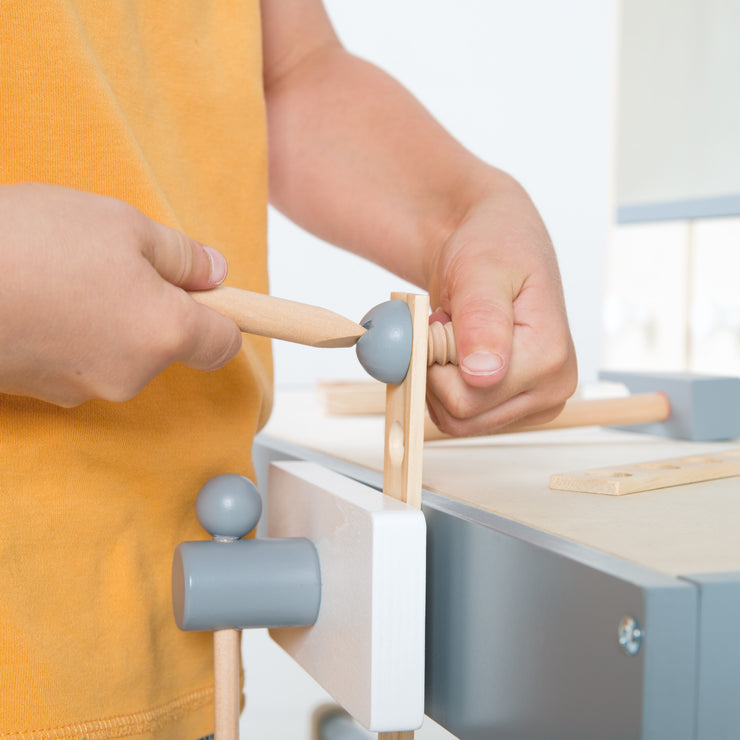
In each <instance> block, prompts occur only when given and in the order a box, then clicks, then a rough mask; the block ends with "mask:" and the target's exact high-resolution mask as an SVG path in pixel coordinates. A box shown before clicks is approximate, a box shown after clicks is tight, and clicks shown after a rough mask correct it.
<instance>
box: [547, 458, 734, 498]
mask: <svg viewBox="0 0 740 740" xmlns="http://www.w3.org/2000/svg"><path fill="white" fill-rule="evenodd" d="M736 475H740V450H727V451H725V452H718V453H716V454H705V455H688V456H686V457H671V458H666V459H664V460H650V461H647V462H640V463H631V464H629V465H613V466H610V467H608V468H595V469H593V470H583V471H579V472H575V473H558V474H556V475H553V476H551V478H550V488H552V489H554V490H558V491H578V492H582V493H601V494H606V495H608V496H623V495H625V494H627V493H639V492H642V491H652V490H655V489H656V488H668V487H670V486H681V485H685V484H687V483H700V482H701V481H707V480H715V479H717V478H731V477H733V476H736Z"/></svg>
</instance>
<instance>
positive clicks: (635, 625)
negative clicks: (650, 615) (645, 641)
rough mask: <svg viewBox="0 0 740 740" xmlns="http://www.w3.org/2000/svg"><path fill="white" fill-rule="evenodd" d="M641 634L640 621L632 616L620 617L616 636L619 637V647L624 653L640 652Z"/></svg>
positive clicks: (633, 653) (635, 653) (634, 653)
mask: <svg viewBox="0 0 740 740" xmlns="http://www.w3.org/2000/svg"><path fill="white" fill-rule="evenodd" d="M642 635H643V632H642V627H640V623H639V622H638V621H637V620H636V619H635V618H634V617H630V616H625V617H622V619H621V621H620V622H619V629H618V632H617V636H618V638H619V647H621V648H622V650H623V651H624V653H625V654H626V655H637V653H639V652H640V647H641V646H642Z"/></svg>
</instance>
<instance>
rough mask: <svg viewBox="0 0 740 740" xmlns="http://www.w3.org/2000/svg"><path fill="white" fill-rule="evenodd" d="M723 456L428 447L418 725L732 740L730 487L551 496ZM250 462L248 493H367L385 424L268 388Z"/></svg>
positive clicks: (736, 690) (738, 524)
mask: <svg viewBox="0 0 740 740" xmlns="http://www.w3.org/2000/svg"><path fill="white" fill-rule="evenodd" d="M737 448H740V442H735V443H732V442H729V443H724V442H723V443H696V442H686V441H677V440H670V439H664V438H657V437H652V436H647V435H641V434H636V433H627V432H622V431H616V430H607V429H602V428H594V427H590V428H586V429H566V430H558V431H538V432H529V433H524V434H516V435H514V434H510V435H498V436H495V437H482V438H477V439H466V440H446V441H437V442H430V443H427V444H426V445H425V448H424V464H423V499H422V510H423V513H424V516H425V519H426V527H427V559H426V584H427V585H426V630H425V644H426V650H425V653H426V656H425V657H426V665H425V677H426V680H425V698H424V709H425V712H426V714H427V715H428V716H430V717H431V718H432V719H434V720H435V721H436V722H438V723H439V724H441V725H442V726H443V727H445V728H446V729H447V730H449V731H450V732H451V733H452V734H454V735H456V736H457V737H459V738H462V739H463V740H465V739H470V740H482V739H483V738H486V739H487V738H495V739H496V740H607V739H610V740H633V739H634V740H638V739H641V740H648V739H649V740H654V739H655V740H657V739H658V738H670V740H683V739H685V740H721V739H722V738H735V737H740V628H739V625H740V479H739V478H737V477H725V478H720V479H716V480H708V481H705V482H700V483H690V484H687V485H670V486H668V487H662V488H657V489H655V490H648V491H642V492H638V493H631V494H628V495H617V496H612V495H603V494H600V493H584V492H577V491H563V490H553V489H552V488H551V487H550V479H551V476H553V475H554V474H559V473H567V472H568V471H574V470H576V471H579V470H580V471H589V470H598V469H609V468H611V469H612V470H613V471H614V475H615V476H617V477H618V476H619V475H620V473H619V470H620V469H622V466H628V465H633V464H638V465H639V464H641V463H643V462H644V461H654V460H661V459H671V458H684V459H694V460H699V461H701V460H706V461H708V462H711V461H712V460H713V459H714V457H716V456H724V455H727V454H729V455H730V456H731V455H732V454H733V452H734V450H735V449H737ZM254 454H255V464H256V465H257V470H258V478H259V480H260V487H261V488H262V487H264V486H265V485H266V483H265V482H266V480H267V471H268V467H269V466H270V465H271V464H272V463H274V462H276V461H285V460H306V461H311V462H313V463H317V464H319V465H321V466H323V467H326V468H328V469H330V470H332V471H335V472H336V473H339V474H341V475H342V476H344V477H345V478H346V480H347V481H348V482H349V483H348V484H351V483H352V482H353V481H354V482H356V481H359V482H361V483H363V484H365V485H367V486H370V487H373V488H377V489H378V490H380V489H381V487H382V481H381V476H382V470H383V420H382V418H380V417H372V416H356V417H347V416H329V415H327V414H326V413H325V412H324V411H323V407H322V405H321V403H320V399H319V396H318V394H317V393H316V392H315V391H290V392H288V391H283V392H281V393H278V395H277V398H276V404H275V410H274V414H273V417H272V420H271V421H270V423H269V425H268V426H267V428H266V429H265V430H264V432H263V433H262V434H261V435H259V437H258V438H257V441H256V443H255V452H254ZM654 467H655V466H654ZM658 467H661V466H658ZM662 467H664V468H665V467H670V466H662ZM586 475H587V473H586ZM623 475H628V474H626V473H625V474H623ZM266 517H267V518H268V519H269V517H270V511H269V509H268V511H267V512H266ZM263 518H264V517H263Z"/></svg>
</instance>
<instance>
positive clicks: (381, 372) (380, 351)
mask: <svg viewBox="0 0 740 740" xmlns="http://www.w3.org/2000/svg"><path fill="white" fill-rule="evenodd" d="M360 324H362V326H364V327H365V328H366V329H367V331H366V332H365V333H364V334H363V335H362V336H361V337H360V338H359V339H358V341H357V345H356V351H357V359H358V360H359V361H360V364H361V365H362V367H364V368H365V370H366V371H367V372H368V373H369V374H370V375H372V377H373V378H375V379H376V380H380V381H381V382H382V383H389V384H391V385H398V384H399V383H401V382H403V379H404V378H405V377H406V373H407V372H408V369H409V363H410V362H411V345H412V339H413V337H412V329H411V312H410V311H409V307H408V305H407V304H406V303H405V301H401V300H392V301H386V302H385V303H380V304H379V305H377V306H375V308H371V309H370V310H369V311H368V312H367V313H366V314H365V315H364V316H363V317H362V320H361V321H360Z"/></svg>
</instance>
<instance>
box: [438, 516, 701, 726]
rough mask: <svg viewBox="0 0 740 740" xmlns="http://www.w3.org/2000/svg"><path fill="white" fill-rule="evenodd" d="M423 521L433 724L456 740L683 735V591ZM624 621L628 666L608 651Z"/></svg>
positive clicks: (644, 576) (688, 631)
mask: <svg viewBox="0 0 740 740" xmlns="http://www.w3.org/2000/svg"><path fill="white" fill-rule="evenodd" d="M424 511H425V514H426V517H427V527H428V538H429V559H428V567H429V572H428V576H427V582H428V584H429V586H428V596H427V600H428V601H427V609H428V611H427V687H426V691H427V694H426V696H427V699H426V701H427V705H426V712H427V714H428V715H429V716H430V717H432V719H434V720H436V721H437V722H439V723H440V724H441V725H443V726H444V727H446V728H447V729H448V730H450V731H451V732H452V733H454V734H455V735H457V736H458V737H460V738H461V739H462V740H483V738H495V740H525V739H528V740H542V738H547V740H607V739H608V740H629V739H630V738H635V739H637V738H640V739H644V740H647V739H650V740H652V739H653V738H654V739H656V740H657V739H658V738H671V739H672V740H678V739H679V738H686V739H687V740H688V738H692V737H693V727H694V691H695V688H694V670H695V652H694V645H695V630H696V590H695V589H694V588H691V587H689V588H687V587H686V586H687V584H682V583H680V582H679V581H676V580H674V579H669V578H660V577H657V578H656V577H654V576H653V575H652V574H650V573H649V572H647V571H643V570H642V569H638V568H636V567H634V566H627V568H626V572H625V574H624V575H625V576H626V577H628V578H629V577H632V576H634V578H633V579H632V581H630V580H626V579H625V578H624V577H621V576H619V575H615V574H614V573H610V572H605V571H604V570H601V569H597V568H594V567H592V566H591V565H587V564H584V563H582V562H578V561H575V560H572V559H571V558H569V557H564V556H562V555H560V554H557V553H554V552H553V551H551V550H548V549H546V547H538V546H536V545H535V544H533V543H531V542H525V541H522V540H520V539H517V538H515V537H512V536H508V535H506V534H503V533H501V532H499V531H496V530H494V529H490V528H488V527H486V526H484V525H482V524H480V523H473V522H471V521H466V520H465V519H462V518H456V517H453V516H450V515H449V514H448V513H445V512H441V511H438V510H435V509H432V508H430V507H428V506H427V507H425V510H424ZM546 539H548V538H544V540H546ZM544 540H543V544H546V542H545V541H544ZM625 615H631V616H633V617H635V618H636V619H637V620H638V621H639V622H640V624H641V625H643V627H644V629H645V633H646V637H645V640H644V643H643V648H642V649H641V651H640V652H639V653H638V654H637V655H635V656H632V657H630V656H627V655H626V654H624V653H623V652H622V650H621V648H620V647H619V645H618V641H617V627H618V624H619V622H620V620H621V618H622V617H623V616H625ZM677 635H680V636H681V640H682V642H683V648H684V649H683V650H682V651H680V652H678V653H677V651H676V649H675V648H676V639H677Z"/></svg>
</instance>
